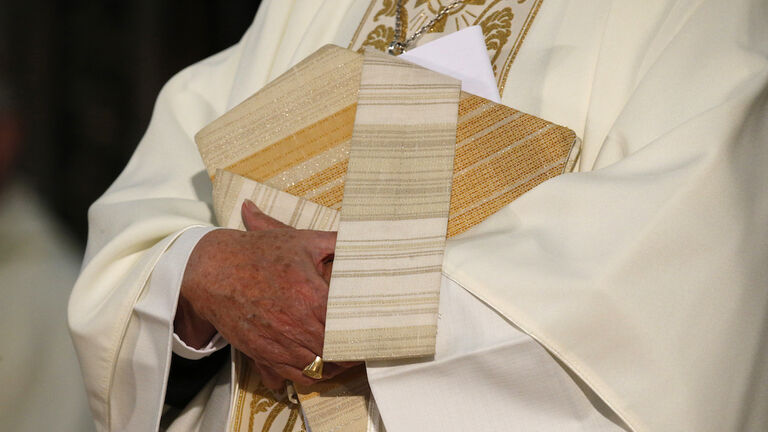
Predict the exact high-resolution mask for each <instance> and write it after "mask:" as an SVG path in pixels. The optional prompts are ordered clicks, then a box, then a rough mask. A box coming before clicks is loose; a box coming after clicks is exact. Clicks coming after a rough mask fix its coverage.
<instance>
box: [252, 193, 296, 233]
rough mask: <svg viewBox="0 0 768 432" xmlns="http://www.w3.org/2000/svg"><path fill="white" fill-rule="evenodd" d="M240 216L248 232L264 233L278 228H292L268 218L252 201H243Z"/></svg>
mask: <svg viewBox="0 0 768 432" xmlns="http://www.w3.org/2000/svg"><path fill="white" fill-rule="evenodd" d="M240 215H241V217H242V218H243V225H245V230H246V231H263V230H270V229H276V228H291V227H290V226H288V225H286V224H284V223H282V222H280V221H278V220H276V219H273V218H271V217H269V216H267V215H266V214H265V213H264V212H262V211H261V210H259V208H258V207H256V204H254V203H253V201H251V200H248V199H247V200H245V201H243V206H242V207H241V208H240Z"/></svg>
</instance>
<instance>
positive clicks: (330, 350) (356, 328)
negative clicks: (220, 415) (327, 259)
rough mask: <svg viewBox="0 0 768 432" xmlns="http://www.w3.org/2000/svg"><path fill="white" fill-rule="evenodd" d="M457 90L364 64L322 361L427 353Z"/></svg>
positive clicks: (371, 59)
mask: <svg viewBox="0 0 768 432" xmlns="http://www.w3.org/2000/svg"><path fill="white" fill-rule="evenodd" d="M460 89H461V83H460V82H459V81H458V80H455V79H453V78H449V77H446V76H443V75H440V74H437V73H434V72H431V71H428V70H426V69H423V68H421V67H418V66H414V65H411V64H409V63H406V62H404V61H402V60H400V59H398V58H395V57H392V56H387V55H382V54H380V53H377V52H369V53H366V55H365V57H364V60H363V68H362V73H361V78H360V90H359V95H358V100H357V114H356V117H355V127H354V133H353V135H352V142H351V147H350V154H349V165H348V168H347V173H346V179H345V186H344V193H343V197H344V198H343V207H342V209H341V224H340V226H339V233H338V237H337V240H336V256H337V257H338V259H335V260H334V266H333V274H332V276H331V283H330V287H329V293H328V311H327V313H326V317H325V318H326V322H325V344H324V346H323V359H325V360H327V361H353V360H373V359H394V358H406V357H422V356H428V355H431V354H434V350H435V335H436V333H437V309H438V303H439V301H438V293H439V290H440V271H441V269H442V262H443V250H444V248H445V234H446V226H447V223H448V209H449V205H450V194H451V178H452V174H453V160H454V151H455V148H456V119H457V115H458V103H459V94H460ZM416 292H419V293H421V295H419V296H416V297H415V296H414V293H416Z"/></svg>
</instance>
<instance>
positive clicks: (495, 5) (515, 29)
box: [349, 0, 543, 91]
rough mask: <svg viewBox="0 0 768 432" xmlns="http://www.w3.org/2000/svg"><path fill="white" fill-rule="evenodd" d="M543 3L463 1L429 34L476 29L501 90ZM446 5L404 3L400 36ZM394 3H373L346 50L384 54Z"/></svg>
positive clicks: (419, 0) (441, 0)
mask: <svg viewBox="0 0 768 432" xmlns="http://www.w3.org/2000/svg"><path fill="white" fill-rule="evenodd" d="M542 1H543V0H465V1H464V3H463V4H462V5H461V6H460V7H458V8H456V9H454V10H453V11H452V12H451V13H449V14H448V15H447V16H446V17H445V18H443V19H441V20H440V21H438V22H437V23H436V24H435V26H434V27H433V28H432V30H430V33H452V32H455V31H457V30H461V29H464V28H467V27H469V26H473V25H479V26H480V28H482V30H483V34H484V35H485V44H486V47H487V48H488V56H489V58H490V59H491V65H492V66H493V72H494V74H495V75H496V82H497V84H498V86H499V91H503V89H504V81H505V80H506V77H507V73H508V72H509V67H510V66H511V64H512V62H513V61H514V58H515V56H516V55H517V52H518V50H519V49H520V46H521V45H522V43H523V39H524V38H525V35H526V34H527V32H528V29H529V27H530V25H531V22H532V21H533V19H534V17H535V16H536V13H537V12H538V10H539V7H540V6H541V3H542ZM446 4H447V0H404V1H403V8H402V13H403V19H402V23H403V28H404V31H403V34H410V33H411V31H409V30H408V29H411V30H414V29H418V28H420V27H421V26H423V25H424V24H425V23H426V22H427V21H428V20H430V19H431V18H432V17H434V16H435V15H436V14H437V13H438V11H440V9H441V8H442V7H443V6H445V5H446ZM396 10H397V1H396V0H372V1H371V4H370V6H369V7H368V11H367V12H366V14H365V16H364V17H363V21H362V22H361V23H360V26H359V27H358V29H357V32H356V33H355V36H354V37H353V38H352V42H351V43H350V45H349V47H350V48H351V49H353V50H356V51H360V52H362V50H363V49H364V48H365V47H373V48H375V49H377V50H380V51H386V49H387V46H389V43H390V42H391V41H392V39H393V38H394V34H395V30H394V24H395V14H396Z"/></svg>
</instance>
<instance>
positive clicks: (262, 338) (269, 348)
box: [174, 201, 344, 389]
mask: <svg viewBox="0 0 768 432" xmlns="http://www.w3.org/2000/svg"><path fill="white" fill-rule="evenodd" d="M242 216H243V222H244V223H245V226H246V229H247V230H248V231H246V232H243V231H238V230H230V229H220V230H215V231H211V232H210V233H208V234H206V235H205V236H204V237H203V238H202V239H201V240H200V241H199V242H198V244H197V246H196V247H195V249H194V250H193V251H192V254H191V256H190V258H189V261H188V263H187V268H186V270H185V273H184V279H183V281H182V286H181V296H180V299H179V310H178V312H177V315H176V320H175V322H174V326H175V330H176V333H177V334H179V336H180V337H181V338H182V339H183V340H184V341H185V342H187V343H188V344H191V345H193V346H197V347H200V346H202V345H204V344H205V343H207V341H208V340H210V338H211V336H212V335H213V334H214V333H215V332H216V331H217V330H218V331H219V332H220V333H221V334H222V336H224V338H226V339H227V340H228V341H229V342H230V343H231V344H232V346H234V347H235V348H237V349H238V350H240V351H241V352H243V353H244V354H246V355H247V356H248V357H250V358H251V359H252V360H253V362H254V365H255V366H256V368H257V369H258V370H259V372H260V373H261V376H262V381H263V382H264V384H265V385H266V386H267V387H269V388H272V389H279V388H281V387H282V386H283V381H284V380H285V379H288V380H291V381H294V382H296V383H298V384H302V385H311V384H312V383H314V382H315V380H313V379H311V378H308V377H306V376H304V375H303V374H302V369H303V368H304V367H305V366H306V365H308V364H309V363H311V362H312V361H313V360H314V359H315V354H316V353H317V354H320V353H322V349H323V333H324V328H325V310H326V302H327V299H328V279H329V278H330V265H329V262H330V260H331V259H332V257H333V252H334V248H335V244H336V233H334V232H322V231H310V230H297V229H294V228H291V227H289V226H287V225H284V224H282V223H280V222H278V221H276V220H274V219H272V218H270V217H269V216H267V215H265V214H264V213H262V212H261V211H259V210H258V208H256V206H255V205H254V204H253V203H252V202H250V201H246V203H244V205H243V208H242ZM343 370H344V367H343V366H340V365H335V364H327V365H326V367H325V370H324V371H323V376H324V378H330V377H332V376H334V375H337V374H338V373H340V372H342V371H343Z"/></svg>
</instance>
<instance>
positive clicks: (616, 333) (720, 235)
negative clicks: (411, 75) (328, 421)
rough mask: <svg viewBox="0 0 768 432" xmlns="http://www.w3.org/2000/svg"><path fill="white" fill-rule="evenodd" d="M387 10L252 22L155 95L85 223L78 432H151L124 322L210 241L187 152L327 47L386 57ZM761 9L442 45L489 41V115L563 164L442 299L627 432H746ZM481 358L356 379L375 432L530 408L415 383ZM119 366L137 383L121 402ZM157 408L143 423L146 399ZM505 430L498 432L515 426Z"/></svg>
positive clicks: (76, 319) (689, 7)
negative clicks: (526, 344)
mask: <svg viewBox="0 0 768 432" xmlns="http://www.w3.org/2000/svg"><path fill="white" fill-rule="evenodd" d="M392 3H393V2H388V1H385V0H375V1H368V0H358V1H351V0H350V1H326V2H315V1H307V2H302V1H295V2H288V1H265V2H264V3H263V4H262V6H261V9H260V11H259V14H258V15H257V17H256V19H255V21H254V24H253V26H252V27H251V29H249V31H248V33H246V35H245V36H244V37H243V40H242V41H241V42H240V43H239V44H238V45H236V46H234V47H232V48H230V49H229V50H227V51H225V52H223V53H221V54H218V55H216V56H214V57H212V58H210V59H208V60H205V61H203V62H201V63H200V64H198V65H195V66H193V67H191V68H189V69H187V70H185V71H183V72H181V73H180V74H179V75H177V76H176V77H174V79H172V80H171V81H170V82H169V83H168V84H167V85H166V87H165V88H164V89H163V91H162V92H161V95H160V97H159V98H158V103H157V106H156V108H155V112H154V115H153V119H152V122H151V123H150V127H149V129H148V131H147V134H146V135H145V137H144V138H143V140H142V142H141V143H140V145H139V147H138V149H137V152H136V153H135V155H134V157H133V158H132V160H131V162H130V163H129V164H128V166H127V167H126V170H125V171H124V172H123V174H122V175H121V176H120V177H119V178H118V179H117V181H116V182H115V184H113V186H112V187H110V189H109V190H108V191H107V192H106V193H105V195H104V196H103V197H102V198H100V199H99V200H98V201H97V202H96V203H95V204H94V206H93V207H92V208H91V211H90V214H89V218H90V224H91V232H90V237H89V244H88V249H87V252H86V257H85V262H84V266H83V270H82V273H81V276H80V279H79V280H78V283H77V284H76V286H75V289H74V291H73V294H72V297H71V300H70V327H71V329H72V333H73V339H74V341H75V345H76V348H77V351H78V353H79V356H80V361H81V367H82V369H83V373H84V377H85V381H86V386H87V389H88V393H89V399H90V404H91V409H92V411H93V413H94V417H95V419H96V422H97V426H98V427H99V429H100V430H125V429H128V430H131V428H130V427H127V426H125V425H127V424H128V425H130V424H134V423H132V422H134V421H135V420H136V419H139V420H146V419H143V417H147V418H150V417H151V418H150V419H149V420H147V422H148V423H149V424H152V423H153V422H154V420H153V418H154V417H155V416H157V417H159V410H160V408H159V407H158V408H157V409H156V412H151V413H149V412H148V411H145V408H142V403H143V402H144V401H145V399H144V398H141V397H137V395H143V394H144V393H143V391H144V386H146V385H147V383H150V382H164V381H165V376H166V375H165V374H166V372H167V371H166V366H165V365H166V363H165V359H166V358H167V355H169V353H170V340H171V337H170V328H169V329H168V330H167V332H168V333H163V336H162V337H160V338H158V340H159V342H158V343H157V344H155V345H152V347H153V348H152V349H150V350H140V351H137V349H136V347H137V340H140V339H141V337H142V336H141V335H142V332H141V329H140V328H137V324H136V323H137V314H136V312H135V311H134V306H135V305H136V304H137V302H141V300H142V298H143V297H144V296H145V295H146V294H148V292H147V291H146V290H145V288H146V286H147V283H148V281H149V279H150V277H152V274H153V270H154V268H155V265H156V264H157V263H158V262H159V261H161V260H162V259H163V257H164V252H165V251H166V250H168V249H172V248H173V247H174V246H178V245H177V244H175V243H174V240H176V239H179V238H181V239H182V240H183V239H184V237H185V236H184V234H185V233H187V232H190V231H193V230H195V228H193V227H194V226H199V225H202V226H209V225H211V224H212V223H213V212H212V209H211V196H212V190H211V186H209V185H208V183H207V182H208V180H207V174H205V173H203V174H201V172H203V171H204V165H203V163H202V160H201V159H200V156H199V155H198V153H197V150H196V148H195V147H196V146H195V144H194V142H193V138H192V137H193V136H194V135H195V134H196V133H197V132H198V131H199V130H200V129H201V128H203V127H204V126H205V125H206V124H209V123H210V122H212V121H213V120H215V119H216V118H218V117H219V116H221V115H222V114H224V113H225V112H227V111H228V110H229V109H231V108H232V107H234V106H236V105H238V104H239V103H240V102H242V101H243V100H244V99H245V98H247V97H248V96H250V95H252V94H253V93H254V92H256V91H257V90H259V89H260V88H262V87H263V86H264V85H266V84H267V83H268V82H269V81H271V80H273V79H274V78H276V77H278V76H280V75H281V74H282V73H284V72H285V71H286V70H288V69H289V68H290V67H291V66H293V65H296V64H298V63H299V61H300V60H302V59H304V58H306V57H307V56H308V55H309V54H311V53H312V52H314V51H316V50H317V49H319V48H320V47H321V46H322V45H324V44H326V43H334V44H336V45H339V46H351V47H352V48H353V49H354V50H357V49H358V48H360V47H361V46H362V45H363V44H364V43H365V42H369V43H368V44H367V45H368V46H373V47H376V44H377V43H378V42H377V41H378V40H380V39H386V38H387V36H386V33H387V32H388V27H390V26H391V22H392V21H391V20H392V13H391V11H390V9H391V5H392ZM432 3H433V2H431V1H413V2H407V5H406V8H407V10H408V13H409V16H410V18H409V22H410V21H411V20H416V21H414V23H413V25H418V24H417V20H419V19H421V18H419V17H420V13H421V12H423V11H425V10H428V8H429V7H430V6H433V5H432ZM763 3H764V2H761V1H757V0H755V1H748V0H741V1H734V2H727V3H726V2H718V1H711V0H704V1H696V2H694V1H690V2H689V1H683V2H672V1H664V0H659V1H652V2H643V3H642V4H640V3H638V4H633V3H629V2H626V3H625V2H610V1H599V2H589V3H584V2H575V1H566V0H544V1H541V2H533V1H532V0H528V1H522V2H520V1H500V2H495V1H485V2H484V1H472V2H467V4H468V6H467V7H465V8H463V9H461V10H459V11H457V14H456V15H454V16H450V17H448V18H449V19H447V20H446V23H445V28H444V30H446V31H450V30H451V29H452V28H456V27H459V28H461V27H462V26H464V25H466V24H464V20H465V19H466V20H467V21H468V22H470V23H475V22H474V21H473V20H478V21H480V22H478V23H477V24H481V23H482V22H483V21H484V20H486V19H487V20H488V22H490V20H491V19H493V20H497V21H498V22H500V23H501V24H498V25H487V26H486V31H487V33H486V43H487V45H488V48H489V54H490V57H491V59H492V64H493V65H494V74H495V76H496V78H497V79H498V80H500V81H499V84H500V85H499V87H500V88H502V89H503V92H502V98H501V101H502V103H503V104H504V105H507V106H511V107H514V108H515V109H517V110H520V111H522V112H526V113H529V114H532V115H534V116H536V117H538V118H541V119H545V120H547V121H549V122H553V123H555V124H562V125H565V126H567V127H568V128H570V129H571V130H573V131H574V132H575V134H576V135H577V136H579V137H581V138H582V139H583V146H582V152H581V158H580V160H579V162H578V164H577V170H578V171H579V172H578V173H575V174H566V175H563V176H559V177H557V178H554V179H551V180H549V181H546V182H544V183H542V184H540V185H539V186H538V187H536V188H535V189H533V190H531V191H529V192H527V193H526V194H525V195H523V196H521V197H520V198H519V199H517V200H515V201H514V202H513V203H511V204H509V205H506V206H504V207H502V208H501V209H499V210H498V211H497V212H496V213H494V214H493V215H492V216H490V217H489V218H487V219H485V220H484V221H483V222H482V223H480V224H478V225H477V226H475V227H473V228H472V229H470V230H468V231H466V232H465V233H463V234H461V235H460V236H458V237H456V238H452V239H450V240H448V241H447V242H446V249H445V256H444V261H443V268H442V273H443V275H444V281H443V283H444V285H445V284H448V282H446V281H445V279H448V280H449V281H450V283H453V284H456V285H455V286H456V288H457V289H460V290H466V291H463V292H465V293H471V295H473V296H475V298H477V299H480V300H482V301H483V302H484V303H485V304H487V305H488V307H490V308H492V309H493V310H494V311H496V313H498V314H499V315H500V316H501V317H503V319H501V318H500V319H501V323H503V325H505V326H506V327H499V328H500V329H501V328H512V327H511V324H510V323H514V325H516V326H517V327H518V328H520V329H521V330H522V331H524V332H525V334H526V335H527V336H525V337H526V338H528V339H529V340H530V339H531V338H532V339H533V340H535V341H537V342H538V343H539V344H540V345H541V346H543V347H545V348H546V349H547V350H548V352H549V353H550V354H551V355H552V356H554V357H555V358H556V359H557V361H558V362H559V364H560V365H561V366H559V367H561V370H562V371H567V373H568V374H570V376H571V378H570V379H571V380H572V383H574V382H575V383H578V384H579V385H582V386H584V388H585V389H587V390H588V391H589V392H591V394H592V395H595V396H596V397H597V398H599V399H600V400H602V401H604V403H605V404H606V405H607V406H608V407H609V411H612V412H613V413H614V414H615V415H616V416H618V417H619V418H620V419H621V420H622V421H623V422H624V423H625V424H626V425H627V427H628V428H630V429H632V430H638V431H646V430H652V431H657V430H662V431H677V430H701V431H707V430H712V431H719V430H756V431H757V430H764V429H765V426H766V424H768V418H766V416H768V412H767V410H765V409H763V407H765V406H766V403H768V386H766V385H763V383H765V380H766V377H768V367H767V366H766V361H765V358H766V357H767V354H768V353H767V352H766V344H764V343H763V340H764V337H763V335H764V332H765V322H766V316H768V306H767V305H768V297H767V296H768V292H767V291H766V290H765V288H764V287H765V286H766V282H767V281H768V274H766V268H765V266H764V262H765V261H766V259H768V246H767V245H768V232H767V231H766V230H767V229H768V228H766V226H765V224H764V222H763V221H764V220H765V218H766V215H768V197H767V196H766V192H765V190H764V188H763V185H765V184H768V178H766V175H768V174H766V171H765V170H764V169H763V167H765V166H768V151H767V150H766V147H765V146H764V145H763V144H764V143H765V142H766V141H767V140H768V130H766V126H765V125H766V122H765V118H767V117H768V106H767V103H766V82H767V81H768V60H767V57H768V53H767V52H766V49H765V47H766V46H768V44H766V40H768V36H767V35H766V28H765V26H764V25H763V24H764V23H765V22H767V21H768V16H767V15H768V11H767V10H766V7H765V5H764V4H763ZM491 17H493V18H491ZM505 17H506V18H505ZM454 18H456V19H454ZM505 20H506V21H505ZM505 22H506V24H504V23H505ZM361 23H362V24H361ZM380 26H381V27H380ZM515 26H517V27H515ZM377 29H378V30H377ZM513 29H517V30H513ZM488 30H490V31H488ZM515 32H516V33H515ZM437 34H438V33H436V35H437ZM379 35H384V36H383V37H380V36H379ZM428 36H432V35H428ZM510 44H511V45H510ZM499 47H505V48H504V49H500V48H499ZM508 47H514V49H509V50H506V48H508ZM499 53H500V54H499ZM191 243H192V244H194V242H191ZM182 262H183V260H182ZM467 295H470V294H467ZM445 298H446V297H445V296H443V295H441V301H443V299H445ZM171 309H172V307H171ZM168 313H169V314H170V317H171V319H172V311H171V312H168ZM156 316H158V317H159V316H160V315H156ZM165 319H166V320H167V319H168V318H165ZM505 320H506V321H505ZM445 328H450V329H452V330H455V328H453V327H451V326H445ZM444 336H445V335H444ZM486 336H490V335H486ZM440 337H441V336H440V333H438V344H440ZM164 341H168V342H164ZM462 343H466V342H462V340H461V339H457V340H453V341H451V344H448V345H446V346H445V347H446V349H450V348H451V347H454V348H455V347H456V346H458V345H460V344H462ZM495 352H497V351H494V349H490V348H489V349H487V350H485V351H484V352H483V354H484V355H483V356H479V357H473V358H474V359H476V360H477V361H475V362H469V361H465V360H467V358H466V357H456V358H451V361H447V360H448V358H443V359H438V360H437V361H436V362H434V364H432V365H431V366H430V367H428V368H427V367H423V366H419V365H414V364H409V365H394V364H369V365H368V370H367V374H368V378H369V381H370V384H371V387H372V390H373V394H374V397H375V399H376V402H377V405H378V406H379V407H378V408H379V410H380V411H381V416H382V419H383V420H384V422H385V424H386V425H387V427H388V428H391V430H430V427H429V426H430V425H431V426H432V428H434V427H435V423H431V424H430V425H425V424H423V421H424V419H426V418H432V419H436V420H435V421H437V422H445V424H443V423H440V424H439V426H440V427H442V426H444V425H445V426H446V427H451V426H452V425H455V426H457V427H460V426H465V430H467V429H475V430H482V429H483V427H482V425H485V424H490V423H484V421H486V419H487V421H488V422H492V421H493V420H494V419H498V418H500V417H501V418H503V417H505V411H503V410H502V411H501V412H483V411H482V410H475V411H463V409H464V408H463V407H464V405H463V404H462V401H463V399H462V396H463V395H465V394H473V395H478V400H482V395H483V394H491V395H494V398H495V397H496V396H498V397H509V396H510V395H512V394H515V392H516V390H517V389H520V388H525V389H526V391H525V392H521V393H520V394H518V395H517V396H516V397H518V398H519V400H521V401H526V402H528V403H527V404H525V405H526V406H527V407H528V408H531V407H533V406H538V405H537V404H536V403H533V402H534V400H532V399H527V400H526V399H525V398H526V395H529V396H530V395H531V394H535V392H536V388H535V386H531V387H530V388H526V387H525V386H522V387H515V386H509V385H505V383H506V381H504V382H502V381H497V380H491V381H488V382H483V384H482V385H478V383H479V382H480V380H479V379H476V380H473V381H471V382H466V383H464V385H465V386H466V387H465V389H464V390H462V392H460V393H455V394H454V393H452V392H450V391H446V390H445V389H444V388H443V387H441V383H440V381H439V380H438V379H437V377H439V376H444V377H449V378H450V377H452V378H458V377H453V376H452V374H451V373H450V372H451V370H455V368H459V367H461V366H462V365H464V364H467V365H468V366H471V365H474V366H475V369H477V365H493V366H492V367H488V368H487V370H488V371H489V372H493V371H495V370H497V369H498V368H501V367H502V366H503V365H504V363H505V362H504V360H505V359H506V363H507V364H509V363H514V358H513V357H510V356H508V355H504V356H495V357H494V353H495ZM437 353H438V354H439V353H440V349H438V350H437ZM493 359H497V360H499V361H492V360H493ZM138 363H141V365H143V366H146V367H144V368H143V369H141V370H142V371H146V374H145V375H142V378H140V379H136V375H135V374H134V373H135V372H134V371H136V370H137V369H136V368H135V367H134V366H135V365H136V364H138ZM516 364H520V363H516ZM452 368H453V369H452ZM467 370H471V369H467ZM142 373H143V372H142ZM147 377H151V378H147ZM229 381H230V377H229V375H228V374H227V373H222V374H219V375H218V376H217V378H216V380H214V381H212V382H211V383H210V384H209V386H207V387H206V389H205V390H204V391H203V392H201V394H200V395H199V398H198V399H197V400H196V401H194V403H193V404H191V405H190V407H189V409H188V410H186V411H185V412H184V413H183V414H182V416H181V417H179V419H178V421H177V423H175V424H174V425H172V428H174V427H177V428H181V429H186V430H201V429H202V428H203V425H204V424H205V423H206V420H205V418H206V413H207V412H208V411H210V410H205V407H208V408H211V407H212V405H213V404H214V403H215V402H216V401H220V400H221V399H229V393H227V391H226V390H227V389H228V387H227V383H228V382H229ZM220 389H224V391H219V390H220ZM403 389H406V391H403ZM476 389H480V391H478V392H475V390H476ZM156 393H157V396H156V398H157V399H158V400H159V401H160V403H162V388H161V389H159V390H158V391H157V392H156ZM494 398H491V399H494ZM546 400H548V399H547V398H546V397H542V398H538V399H535V401H536V402H541V401H546ZM492 402H493V400H489V402H488V403H492ZM227 403H228V400H227V401H226V402H225V404H227ZM262 405H263V406H272V405H273V404H271V403H269V402H268V401H267V402H265V403H264V404H262ZM416 407H417V408H416ZM550 408H551V407H550ZM136 421H138V420H136ZM505 421H506V422H507V425H508V427H507V428H506V429H508V430H514V428H515V417H514V416H511V417H510V418H505ZM145 424H147V423H145ZM472 424H474V427H472ZM546 428H547V426H546V425H542V429H546ZM500 429H502V430H503V429H505V428H504V427H502V428H500ZM133 430H135V429H133ZM143 430H146V429H143Z"/></svg>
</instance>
